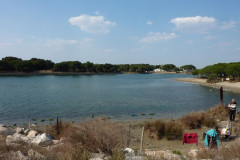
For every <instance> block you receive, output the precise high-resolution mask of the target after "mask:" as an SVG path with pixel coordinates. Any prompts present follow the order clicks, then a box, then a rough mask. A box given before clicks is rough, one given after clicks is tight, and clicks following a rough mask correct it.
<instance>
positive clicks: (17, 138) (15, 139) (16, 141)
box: [6, 135, 25, 146]
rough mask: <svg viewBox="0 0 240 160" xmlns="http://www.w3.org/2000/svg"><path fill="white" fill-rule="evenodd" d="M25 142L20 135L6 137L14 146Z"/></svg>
mask: <svg viewBox="0 0 240 160" xmlns="http://www.w3.org/2000/svg"><path fill="white" fill-rule="evenodd" d="M24 143H25V142H24V141H23V140H22V139H21V136H19V135H8V136H7V138H6V144H7V145H8V146H9V145H12V146H18V145H20V144H24Z"/></svg>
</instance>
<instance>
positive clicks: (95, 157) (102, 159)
mask: <svg viewBox="0 0 240 160" xmlns="http://www.w3.org/2000/svg"><path fill="white" fill-rule="evenodd" d="M110 159H111V157H110V156H109V155H107V154H104V153H92V155H91V158H90V160H110Z"/></svg>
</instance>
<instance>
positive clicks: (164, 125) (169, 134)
mask: <svg viewBox="0 0 240 160" xmlns="http://www.w3.org/2000/svg"><path fill="white" fill-rule="evenodd" d="M145 128H146V132H147V134H148V136H149V137H150V138H158V139H162V138H163V137H166V139H167V140H174V139H181V138H182V133H183V127H182V125H181V123H180V122H177V121H176V122H165V121H162V120H156V121H155V122H148V123H146V124H145Z"/></svg>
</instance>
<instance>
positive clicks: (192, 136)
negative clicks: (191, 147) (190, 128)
mask: <svg viewBox="0 0 240 160" xmlns="http://www.w3.org/2000/svg"><path fill="white" fill-rule="evenodd" d="M184 143H187V144H192V143H196V144H197V145H198V134H197V133H184V134H183V145H184Z"/></svg>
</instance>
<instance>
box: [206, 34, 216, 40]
mask: <svg viewBox="0 0 240 160" xmlns="http://www.w3.org/2000/svg"><path fill="white" fill-rule="evenodd" d="M214 39H217V36H211V35H208V36H205V37H204V40H206V41H210V40H214Z"/></svg>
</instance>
